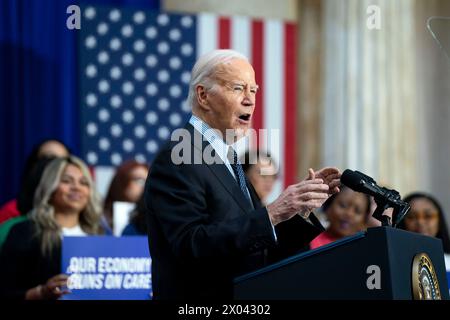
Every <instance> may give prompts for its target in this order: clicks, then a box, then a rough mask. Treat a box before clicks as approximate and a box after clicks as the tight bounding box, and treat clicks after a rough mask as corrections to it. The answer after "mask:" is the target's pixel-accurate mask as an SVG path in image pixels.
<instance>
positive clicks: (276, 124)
mask: <svg viewBox="0 0 450 320" xmlns="http://www.w3.org/2000/svg"><path fill="white" fill-rule="evenodd" d="M283 25H284V24H283V23H282V22H281V21H278V20H268V21H266V22H265V24H264V33H265V42H264V53H265V56H264V71H263V74H264V84H265V88H264V118H263V119H264V128H266V129H268V130H269V139H270V141H268V143H266V145H267V148H265V149H269V150H270V152H271V154H272V156H273V157H274V159H275V160H276V161H277V162H278V164H279V174H280V176H281V179H280V180H278V181H277V183H276V184H275V186H274V194H279V193H280V192H281V190H282V186H283V185H284V179H285V175H284V159H283V158H284V141H283V137H284V135H283V130H284V123H283V122H284V113H285V112H284V98H283V94H284V90H283V88H284V76H283V73H284V67H283V66H284V35H283V34H284V28H283ZM277 130H278V131H277Z"/></svg>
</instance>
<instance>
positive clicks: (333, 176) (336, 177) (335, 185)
mask: <svg viewBox="0 0 450 320" xmlns="http://www.w3.org/2000/svg"><path fill="white" fill-rule="evenodd" d="M311 171H313V170H312V169H309V177H308V178H310V177H311ZM313 173H314V174H313V175H312V179H314V178H316V179H317V178H319V179H322V180H323V183H324V184H326V185H328V187H329V190H328V192H329V193H330V194H333V193H337V192H339V185H340V184H341V180H340V179H341V175H342V174H341V172H340V171H339V169H338V168H332V167H325V168H322V169H320V170H318V171H315V172H314V171H313Z"/></svg>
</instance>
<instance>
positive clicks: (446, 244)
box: [398, 192, 450, 270]
mask: <svg viewBox="0 0 450 320" xmlns="http://www.w3.org/2000/svg"><path fill="white" fill-rule="evenodd" d="M403 201H406V202H408V203H409V204H410V206H411V209H410V211H409V212H408V214H407V215H406V216H405V217H404V218H403V220H402V221H401V222H400V224H399V226H398V227H399V228H400V229H403V230H407V231H411V232H417V233H420V234H423V235H426V236H430V237H436V238H438V239H441V240H442V246H443V250H444V258H445V266H446V268H447V270H449V269H450V237H449V235H448V229H447V223H446V221H445V214H444V211H443V210H442V207H441V205H440V204H439V202H438V201H437V200H436V199H435V198H434V197H433V196H431V195H429V194H426V193H423V192H414V193H411V194H409V195H407V196H406V197H405V198H404V199H403Z"/></svg>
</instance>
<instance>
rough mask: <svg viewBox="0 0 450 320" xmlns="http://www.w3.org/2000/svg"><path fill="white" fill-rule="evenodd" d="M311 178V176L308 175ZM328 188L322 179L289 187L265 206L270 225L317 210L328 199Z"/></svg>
mask: <svg viewBox="0 0 450 320" xmlns="http://www.w3.org/2000/svg"><path fill="white" fill-rule="evenodd" d="M310 177H311V174H310ZM328 192H329V187H328V185H327V184H324V181H323V180H322V179H317V178H316V179H306V180H303V181H301V182H299V183H297V184H294V185H291V186H289V187H287V188H286V190H284V191H283V192H282V193H281V195H280V196H279V197H278V198H277V199H276V200H275V201H274V202H272V203H271V204H269V205H268V206H267V212H268V213H269V218H270V221H271V222H272V224H273V225H274V226H275V225H277V224H278V223H280V222H283V221H285V220H288V219H290V218H292V217H293V216H294V215H296V214H297V213H304V212H308V211H309V210H311V209H313V208H319V207H321V206H322V204H323V203H324V202H325V200H326V199H327V198H328V196H329V195H328Z"/></svg>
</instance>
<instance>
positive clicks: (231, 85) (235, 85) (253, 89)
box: [221, 82, 259, 95]
mask: <svg viewBox="0 0 450 320" xmlns="http://www.w3.org/2000/svg"><path fill="white" fill-rule="evenodd" d="M221 84H222V85H223V86H224V87H226V88H228V89H229V90H231V91H233V92H234V93H236V94H243V93H244V92H247V91H250V93H251V94H253V95H255V94H256V93H257V92H258V89H259V86H258V85H248V84H245V83H243V82H225V83H221Z"/></svg>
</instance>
